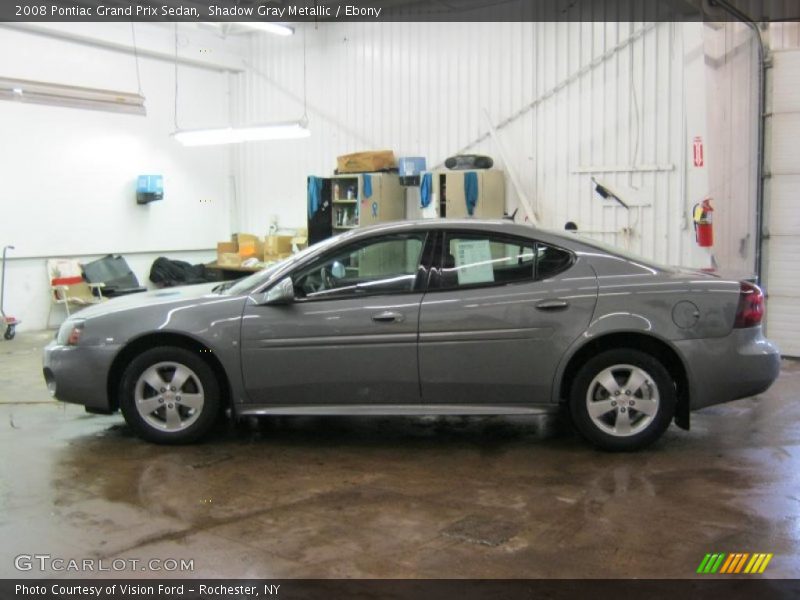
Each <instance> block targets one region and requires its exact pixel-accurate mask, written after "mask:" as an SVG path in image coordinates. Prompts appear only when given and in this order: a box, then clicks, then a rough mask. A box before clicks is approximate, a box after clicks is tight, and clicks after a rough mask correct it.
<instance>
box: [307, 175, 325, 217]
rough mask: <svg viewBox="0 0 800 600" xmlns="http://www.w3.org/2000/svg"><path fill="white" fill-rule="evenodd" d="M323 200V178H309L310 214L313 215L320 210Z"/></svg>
mask: <svg viewBox="0 0 800 600" xmlns="http://www.w3.org/2000/svg"><path fill="white" fill-rule="evenodd" d="M321 202H322V178H321V177H313V176H312V177H309V178H308V216H309V217H313V216H314V215H315V214H317V211H318V210H319V205H320V204H321Z"/></svg>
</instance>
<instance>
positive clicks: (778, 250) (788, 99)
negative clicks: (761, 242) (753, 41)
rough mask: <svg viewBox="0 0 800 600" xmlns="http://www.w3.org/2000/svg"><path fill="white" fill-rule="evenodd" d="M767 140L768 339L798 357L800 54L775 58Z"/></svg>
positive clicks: (782, 52) (799, 354)
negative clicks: (768, 174) (768, 175)
mask: <svg viewBox="0 0 800 600" xmlns="http://www.w3.org/2000/svg"><path fill="white" fill-rule="evenodd" d="M774 59H775V62H774V65H775V66H774V69H773V72H772V75H773V79H772V82H773V84H772V113H773V114H772V118H771V119H770V127H769V129H768V138H767V146H768V148H767V158H768V161H767V170H768V171H769V172H770V173H771V175H772V176H771V177H770V178H769V179H767V181H766V187H765V193H766V198H767V206H768V216H767V226H768V230H769V235H770V237H769V241H768V243H767V247H766V253H765V257H766V261H767V263H766V285H767V293H768V297H767V334H768V335H769V337H770V338H771V339H772V340H774V341H775V342H777V344H778V345H779V346H780V348H781V352H782V353H783V354H784V355H785V356H798V357H800V150H799V149H798V143H799V142H800V51H798V50H791V51H780V52H775V54H774Z"/></svg>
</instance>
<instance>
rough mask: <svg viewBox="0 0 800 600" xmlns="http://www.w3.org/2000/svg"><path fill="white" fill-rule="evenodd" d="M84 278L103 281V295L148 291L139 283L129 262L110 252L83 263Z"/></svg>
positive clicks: (91, 280) (93, 281) (101, 291)
mask: <svg viewBox="0 0 800 600" xmlns="http://www.w3.org/2000/svg"><path fill="white" fill-rule="evenodd" d="M81 269H82V270H83V278H84V279H85V280H86V281H88V282H89V283H102V284H104V286H103V287H102V288H100V293H101V294H102V295H103V296H106V297H108V298H111V297H113V296H123V295H125V294H135V293H137V292H144V291H146V290H145V288H143V287H142V286H140V285H139V280H138V279H137V278H136V275H135V274H134V272H133V271H132V270H131V268H130V266H128V262H127V261H126V260H125V259H124V258H122V257H121V256H119V255H113V254H108V255H106V256H104V257H103V258H98V259H97V260H93V261H92V262H90V263H86V264H85V265H81Z"/></svg>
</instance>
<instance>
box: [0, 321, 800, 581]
mask: <svg viewBox="0 0 800 600" xmlns="http://www.w3.org/2000/svg"><path fill="white" fill-rule="evenodd" d="M51 337H52V334H49V333H48V334H19V335H18V337H17V339H16V340H14V341H12V342H5V343H2V344H0V356H1V358H0V394H2V395H1V396H0V401H1V402H2V403H0V456H1V457H2V460H0V539H2V540H3V543H2V544H0V577H12V576H36V577H41V576H42V575H45V576H54V575H57V574H55V573H44V574H42V573H38V572H35V571H34V572H27V573H19V572H17V571H15V569H14V567H13V559H14V556H16V555H18V554H21V553H27V554H34V553H40V554H41V553H46V554H50V555H52V556H54V557H64V558H84V557H99V558H105V559H107V560H108V561H109V562H110V560H111V559H113V558H118V557H124V558H138V559H140V560H145V559H151V558H162V559H164V558H177V559H181V558H183V559H194V572H192V573H187V574H186V575H191V576H194V577H286V578H293V577H435V578H444V577H492V578H505V577H511V578H517V577H642V578H644V577H691V576H693V574H694V572H695V570H696V568H697V566H698V564H699V563H700V561H701V560H702V558H703V556H704V555H705V553H707V552H772V553H774V554H775V557H774V558H773V559H772V562H771V563H770V565H769V567H768V569H767V572H766V574H765V575H766V576H770V577H800V403H798V401H797V400H798V393H800V365H798V364H797V363H791V362H785V363H784V370H783V373H782V375H781V378H780V380H779V381H778V382H777V384H776V385H775V386H774V387H773V388H772V390H770V391H769V392H768V393H767V394H764V395H762V396H760V397H757V398H752V399H747V400H742V401H738V402H735V403H731V404H728V405H723V406H719V407H713V408H711V409H707V410H705V411H703V412H700V413H695V414H694V415H693V430H692V432H691V433H687V432H684V431H681V430H679V429H677V428H675V427H672V428H671V429H670V430H669V431H668V433H667V435H666V436H665V437H664V439H663V440H662V441H661V442H660V443H659V444H657V445H656V446H655V447H653V448H652V449H650V450H648V451H645V452H641V453H638V454H629V455H613V454H605V453H601V452H597V451H594V450H592V449H591V448H589V447H588V446H586V445H585V444H583V443H582V442H581V441H580V440H578V439H577V438H576V437H575V436H574V435H573V434H571V433H569V432H566V431H563V427H560V426H559V425H558V422H557V421H554V420H552V419H519V418H514V419H498V418H491V419H487V418H482V419H478V418H472V419H430V418H419V419H411V418H397V419H392V418H383V417H381V418H360V419H355V418H281V419H272V420H268V421H265V422H264V423H262V424H260V425H258V426H252V425H251V426H240V427H238V428H227V429H226V428H222V429H221V431H220V432H219V433H218V434H217V435H216V436H215V438H214V439H213V441H211V442H210V443H207V444H203V445H199V446H193V447H180V448H165V447H158V446H153V445H150V444H146V443H144V442H141V441H139V440H138V439H136V438H134V437H132V435H131V434H130V432H129V431H128V429H127V428H126V426H125V425H124V422H123V420H122V417H121V416H118V415H117V416H111V417H103V416H89V415H86V414H85V413H84V412H83V410H82V409H81V407H77V406H65V405H62V404H60V403H54V402H52V401H49V400H47V396H46V393H45V392H44V383H43V382H42V380H41V375H40V370H39V369H40V366H39V349H40V348H41V346H42V344H43V343H44V342H46V341H47V340H48V339H50V338H51ZM26 401H30V402H37V401H38V402H39V403H34V404H17V403H13V404H12V403H9V402H26ZM61 575H62V576H63V575H64V574H61ZM104 575H106V576H107V575H108V574H104ZM124 575H128V576H130V575H131V573H130V572H128V573H120V574H118V576H124ZM134 575H135V576H161V575H163V573H135V574H134ZM174 575H177V574H174Z"/></svg>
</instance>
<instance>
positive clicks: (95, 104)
mask: <svg viewBox="0 0 800 600" xmlns="http://www.w3.org/2000/svg"><path fill="white" fill-rule="evenodd" d="M0 100H13V101H15V102H28V103H32V104H50V105H52V106H65V107H67V108H88V109H91V110H105V111H110V112H120V113H129V114H135V115H144V114H145V113H146V111H145V107H144V96H142V95H141V94H139V93H135V94H134V93H130V92H120V91H115V90H100V89H95V88H87V87H78V86H74V85H60V84H57V83H46V82H43V81H28V80H25V79H10V78H6V77H0Z"/></svg>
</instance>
